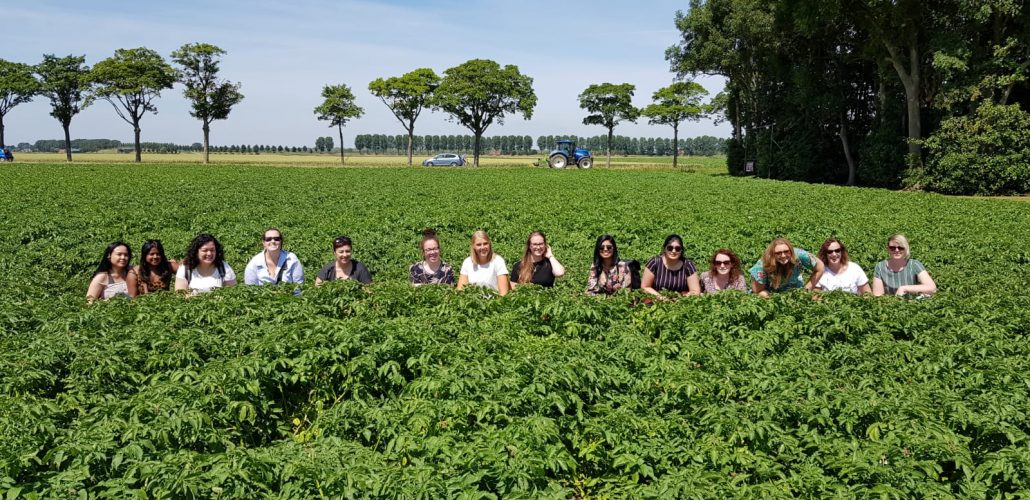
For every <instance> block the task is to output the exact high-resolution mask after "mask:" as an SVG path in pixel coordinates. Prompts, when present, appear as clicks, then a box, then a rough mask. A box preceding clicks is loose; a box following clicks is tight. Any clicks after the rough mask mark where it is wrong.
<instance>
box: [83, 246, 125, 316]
mask: <svg viewBox="0 0 1030 500" xmlns="http://www.w3.org/2000/svg"><path fill="white" fill-rule="evenodd" d="M131 263H132V250H130V249H129V245H126V244H125V243H122V242H121V241H116V242H114V243H111V244H110V245H108V246H107V249H106V250H104V256H103V257H101V258H100V263H99V264H97V270H96V271H95V272H94V273H93V279H92V280H90V282H89V289H88V290H87V291H86V300H87V301H88V302H93V301H95V300H97V299H103V300H110V299H112V298H114V297H118V296H122V297H135V296H136V272H135V271H133V270H132V268H131V267H129V266H130V264H131Z"/></svg>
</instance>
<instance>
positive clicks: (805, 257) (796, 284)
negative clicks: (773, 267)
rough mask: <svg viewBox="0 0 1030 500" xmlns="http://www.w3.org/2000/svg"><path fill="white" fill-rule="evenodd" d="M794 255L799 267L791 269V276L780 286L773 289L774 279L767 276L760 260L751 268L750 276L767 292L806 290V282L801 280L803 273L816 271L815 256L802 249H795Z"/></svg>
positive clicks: (782, 281)
mask: <svg viewBox="0 0 1030 500" xmlns="http://www.w3.org/2000/svg"><path fill="white" fill-rule="evenodd" d="M794 255H795V256H796V257H797V258H798V265H796V266H794V269H791V271H790V276H787V278H786V279H784V280H781V281H780V286H778V287H776V288H773V286H772V277H771V276H766V274H765V268H764V267H762V261H761V260H759V261H758V262H756V263H755V265H754V266H751V270H750V271H749V274H750V275H751V279H752V280H753V281H755V282H756V283H760V284H761V285H762V286H764V287H765V289H766V291H769V292H785V291H787V290H793V289H795V288H804V287H805V282H804V280H802V279H801V271H812V270H814V269H815V260H816V259H815V256H813V255H812V254H810V253H808V252H807V251H805V250H802V249H800V248H795V249H794Z"/></svg>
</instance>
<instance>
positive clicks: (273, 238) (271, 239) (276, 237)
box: [265, 236, 283, 242]
mask: <svg viewBox="0 0 1030 500" xmlns="http://www.w3.org/2000/svg"><path fill="white" fill-rule="evenodd" d="M282 240H283V237H282V236H265V241H266V242H267V241H282Z"/></svg>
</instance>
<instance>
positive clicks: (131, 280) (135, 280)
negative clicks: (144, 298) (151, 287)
mask: <svg viewBox="0 0 1030 500" xmlns="http://www.w3.org/2000/svg"><path fill="white" fill-rule="evenodd" d="M138 286H139V276H138V275H137V274H136V271H135V270H133V269H129V271H128V272H127V273H125V288H127V289H128V290H127V291H128V292H129V297H132V298H134V299H135V298H136V295H137V294H138V293H139V288H138Z"/></svg>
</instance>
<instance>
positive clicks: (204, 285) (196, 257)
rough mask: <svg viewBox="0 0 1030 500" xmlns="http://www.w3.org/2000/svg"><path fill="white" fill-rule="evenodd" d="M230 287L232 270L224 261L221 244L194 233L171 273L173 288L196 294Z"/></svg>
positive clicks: (212, 238) (234, 281) (212, 237)
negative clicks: (176, 266)
mask: <svg viewBox="0 0 1030 500" xmlns="http://www.w3.org/2000/svg"><path fill="white" fill-rule="evenodd" d="M231 286H236V272H235V271H233V270H232V267H230V266H229V263H228V262H225V252H224V250H222V244H221V243H219V242H218V239H217V238H215V237H214V236H212V235H210V234H207V233H200V234H198V235H197V237H196V238H193V241H192V242H190V246H189V248H188V249H186V258H185V259H184V260H183V261H182V265H180V266H179V270H178V271H177V272H176V273H175V289H176V290H188V291H189V293H190V295H196V294H198V293H206V292H210V291H211V290H214V289H216V288H223V287H231Z"/></svg>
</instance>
